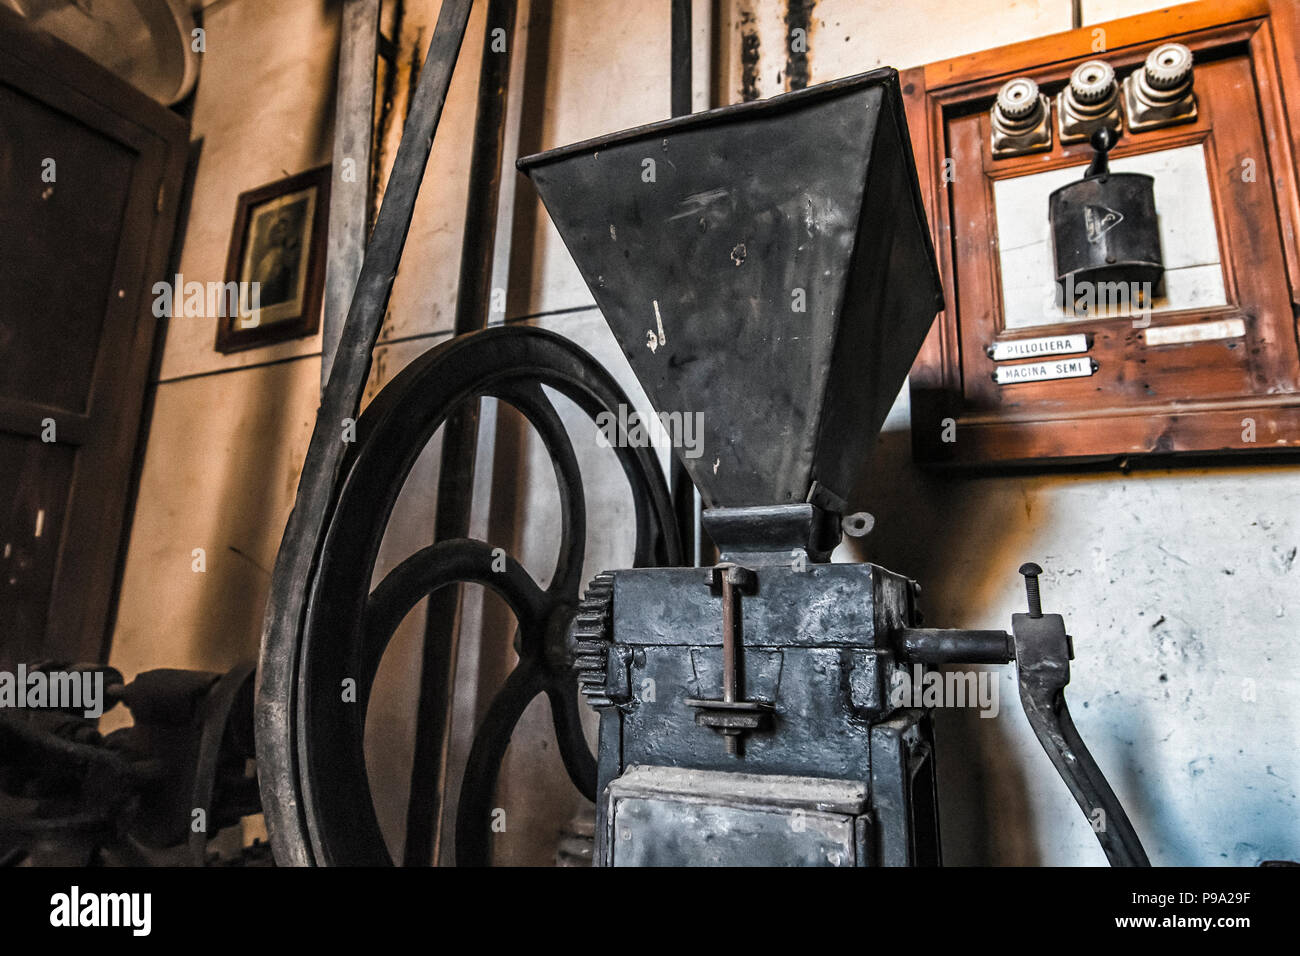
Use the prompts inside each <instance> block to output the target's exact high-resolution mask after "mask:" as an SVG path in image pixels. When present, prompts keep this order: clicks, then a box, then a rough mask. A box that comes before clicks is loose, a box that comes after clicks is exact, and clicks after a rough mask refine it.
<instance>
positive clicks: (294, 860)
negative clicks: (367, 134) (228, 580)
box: [257, 0, 471, 865]
mask: <svg viewBox="0 0 1300 956" xmlns="http://www.w3.org/2000/svg"><path fill="white" fill-rule="evenodd" d="M470 6H471V0H444V2H443V4H442V8H441V10H440V11H439V13H438V23H437V26H436V27H435V28H434V33H433V39H432V41H430V43H429V52H428V56H427V57H426V58H425V63H424V68H423V69H422V70H421V71H420V82H419V85H418V86H417V88H416V91H415V96H414V98H413V100H412V104H411V113H410V120H409V121H408V122H407V124H406V128H405V129H404V130H403V131H402V141H401V144H400V145H399V146H398V150H397V156H396V157H395V159H394V162H393V170H392V173H391V175H390V177H389V181H388V182H389V185H388V189H387V191H386V192H385V194H384V200H383V204H382V205H381V206H380V209H379V216H378V217H377V219H376V222H375V228H374V232H373V233H372V235H371V239H370V245H369V247H368V248H367V249H366V256H365V260H364V261H363V262H362V265H361V275H360V276H359V277H358V278H357V285H356V291H355V292H354V293H353V297H352V307H351V308H350V309H349V310H348V318H347V323H346V325H345V326H344V328H343V333H342V335H341V337H340V340H339V345H338V349H337V352H336V353H335V357H334V364H333V367H332V368H331V370H330V376H329V382H328V384H327V385H326V386H325V391H324V393H323V395H322V396H321V406H320V410H319V413H318V414H317V416H316V427H315V428H314V429H313V431H312V437H311V443H310V445H309V446H308V449H307V460H306V463H305V465H304V467H303V473H302V478H301V479H300V480H299V482H298V495H297V498H296V499H295V501H294V509H293V513H292V514H291V515H290V516H289V523H288V525H287V526H286V528H285V534H284V539H283V540H282V541H281V543H280V551H279V554H278V555H277V556H276V561H275V570H274V573H273V575H272V583H271V595H270V598H269V599H268V601H267V607H266V617H265V621H264V625H263V637H262V655H261V660H260V662H259V668H258V683H257V699H258V702H259V706H258V709H257V746H258V753H259V754H266V755H268V756H269V758H270V762H271V764H273V765H274V766H277V767H296V761H295V748H294V743H293V738H292V726H291V725H292V720H291V715H292V713H293V710H294V706H295V705H294V703H293V701H294V686H295V684H296V681H295V679H294V672H295V669H296V664H297V661H296V650H295V640H296V635H297V633H298V630H299V626H300V624H301V622H302V617H303V613H304V610H305V605H306V597H307V582H308V581H310V579H311V572H312V567H313V565H314V564H315V562H316V557H317V555H316V544H317V542H320V541H323V540H324V537H325V536H324V529H325V523H326V520H327V518H328V515H329V513H330V507H331V505H332V502H333V498H334V494H335V488H336V485H337V483H338V475H339V469H340V467H341V466H342V463H343V459H344V455H345V452H346V450H347V445H346V444H345V443H344V442H343V440H342V437H343V429H344V422H345V420H346V419H355V417H356V415H357V412H358V410H359V409H360V407H361V397H362V394H363V391H364V389H365V383H366V378H367V376H368V375H369V373H370V362H371V351H372V350H373V349H374V345H375V340H376V338H377V337H378V335H379V329H380V326H381V325H382V323H383V318H384V312H385V310H386V309H387V308H388V300H389V297H390V296H391V294H392V287H393V280H394V279H395V278H396V276H397V264H398V261H399V260H400V259H401V255H402V249H403V247H404V246H405V244H406V236H407V232H408V231H409V229H410V226H411V217H412V215H413V213H414V211H415V198H416V196H417V194H418V193H419V191H420V182H421V180H422V179H423V178H424V170H425V167H426V166H427V165H428V162H429V153H430V151H431V150H432V148H433V137H434V133H435V132H436V131H437V128H438V121H439V119H440V118H441V117H442V109H443V106H444V104H445V103H446V101H447V90H448V88H449V86H450V85H451V74H452V70H453V68H454V67H455V64H456V58H457V56H458V54H459V53H460V46H461V43H462V41H463V40H464V37H465V27H466V24H467V23H468V22H469V12H470ZM286 776H287V775H284V774H281V775H269V774H268V775H266V776H263V777H262V778H261V784H260V785H261V790H262V804H263V806H264V807H265V808H266V811H265V812H266V822H267V828H268V830H269V831H270V834H271V840H272V845H273V846H274V848H275V852H276V858H277V860H279V861H280V862H281V863H283V864H290V865H308V864H310V863H311V862H312V854H311V849H310V846H309V844H308V841H307V840H306V831H305V823H304V820H303V818H302V808H301V807H300V806H299V803H298V798H297V794H296V787H295V786H294V782H293V781H292V780H291V779H286Z"/></svg>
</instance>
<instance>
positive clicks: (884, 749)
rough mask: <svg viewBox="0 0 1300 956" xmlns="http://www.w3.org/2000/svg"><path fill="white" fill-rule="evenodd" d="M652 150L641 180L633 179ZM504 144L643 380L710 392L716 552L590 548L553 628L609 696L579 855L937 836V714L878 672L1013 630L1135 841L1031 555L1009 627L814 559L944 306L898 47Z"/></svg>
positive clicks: (1076, 755)
mask: <svg viewBox="0 0 1300 956" xmlns="http://www.w3.org/2000/svg"><path fill="white" fill-rule="evenodd" d="M1034 92H1036V91H1034ZM1025 99H1029V93H1026V95H1025ZM1103 132H1104V133H1105V134H1107V135H1108V136H1109V135H1110V131H1109V130H1104V131H1103ZM1110 142H1111V141H1110V140H1108V141H1107V142H1106V143H1104V144H1103V147H1104V148H1099V156H1100V157H1101V158H1100V162H1101V163H1102V164H1103V166H1102V168H1100V169H1094V170H1093V171H1092V174H1093V176H1094V180H1093V181H1094V182H1097V181H1098V180H1104V179H1105V178H1106V176H1107V173H1106V171H1105V169H1104V152H1105V149H1106V148H1109V143H1110ZM647 162H652V163H657V164H658V170H659V178H658V179H657V181H656V185H655V187H654V188H651V189H644V190H629V189H628V188H627V187H626V185H625V183H626V180H627V177H628V175H629V170H636V169H643V168H645V163H647ZM742 162H743V167H744V168H745V169H746V170H748V171H749V175H748V178H746V179H745V180H744V181H743V182H740V183H737V182H736V178H735V176H734V174H733V173H732V171H733V170H734V169H735V168H736V166H737V164H740V163H742ZM519 165H520V168H521V169H523V170H524V171H525V172H527V173H528V174H529V175H530V176H531V177H532V179H533V180H534V183H535V184H536V185H537V188H538V191H539V193H540V194H541V196H542V200H543V202H544V203H545V204H546V207H547V210H548V211H549V212H550V214H551V217H552V219H553V220H554V221H555V223H556V226H557V227H558V229H559V231H560V235H561V236H562V238H563V239H564V242H565V244H566V246H567V247H568V249H569V251H570V253H571V254H572V255H573V257H574V259H575V261H576V262H577V264H578V268H579V270H580V271H581V272H582V275H583V277H584V278H585V279H586V281H587V284H588V286H589V288H590V290H591V292H592V294H593V296H595V298H596V302H597V304H598V305H599V306H600V307H601V311H602V312H603V314H604V315H605V317H606V319H607V321H608V322H609V324H610V327H611V329H612V330H613V332H614V334H615V337H616V338H617V339H618V340H619V342H620V344H621V345H622V347H623V351H624V354H625V355H626V356H627V358H628V360H629V362H630V363H631V364H632V368H633V370H634V371H635V372H636V373H637V375H638V377H639V378H640V379H641V381H642V383H643V384H644V385H645V387H646V391H647V394H648V395H649V396H650V398H651V400H652V402H654V404H655V406H656V408H657V409H659V410H660V412H661V414H662V413H663V412H665V411H668V410H674V409H690V408H695V407H700V405H701V403H703V405H704V407H705V408H706V409H707V411H706V415H705V419H706V420H705V424H704V429H703V442H702V446H703V447H702V449H701V450H700V451H701V454H700V455H699V456H698V458H695V459H689V458H685V456H683V458H684V463H685V464H686V466H687V468H688V469H689V470H690V471H691V475H692V478H693V480H694V481H695V483H696V485H697V486H698V487H699V489H700V492H701V496H702V497H703V499H704V501H705V503H706V505H707V506H708V510H706V511H705V512H704V515H703V522H704V526H705V528H706V530H707V531H708V532H709V535H710V537H711V538H712V540H713V541H714V542H715V543H716V545H717V546H718V548H719V551H720V553H721V561H720V563H719V564H718V565H717V566H716V567H714V568H711V569H708V570H706V571H705V572H703V577H702V573H701V572H700V571H697V570H690V569H680V570H676V569H663V568H651V569H640V570H620V571H612V572H605V573H604V574H602V575H600V576H599V577H598V578H597V580H596V582H595V583H594V584H593V587H592V589H591V591H590V592H589V594H588V596H587V598H586V600H585V601H584V602H583V605H582V614H581V616H580V617H579V618H578V619H576V620H575V623H574V627H573V630H572V633H571V637H570V644H571V648H572V652H573V655H574V658H575V660H576V661H578V666H579V670H580V673H581V675H582V686H583V690H584V692H585V694H586V696H587V699H588V701H589V702H590V703H592V704H593V705H594V706H595V707H596V708H597V710H598V711H599V713H600V718H601V723H600V736H599V747H598V754H597V766H598V790H599V794H600V799H599V801H598V803H597V814H598V816H597V827H596V837H597V849H596V854H595V862H596V863H597V864H598V865H606V866H621V865H673V864H676V865H696V864H735V863H750V864H765V863H766V864H792V863H793V864H804V865H831V866H842V865H857V866H869V865H928V864H938V863H939V862H940V855H939V843H938V820H937V814H936V799H935V787H934V779H935V778H934V770H933V767H934V749H933V740H932V735H931V731H930V714H929V712H928V711H927V710H925V709H924V708H917V707H909V706H904V705H903V704H901V703H898V702H896V701H895V700H894V699H893V698H892V696H891V694H890V687H891V678H892V675H893V674H894V673H895V672H896V671H897V669H898V668H900V667H901V666H903V665H907V664H911V663H920V662H925V663H931V664H937V663H975V662H979V663H1005V662H1008V661H1009V660H1011V659H1013V657H1014V659H1015V660H1016V661H1017V663H1018V665H1019V675H1020V686H1021V694H1022V698H1023V700H1024V701H1025V706H1026V713H1027V714H1028V716H1029V719H1030V722H1031V724H1032V725H1033V727H1034V730H1035V732H1036V734H1037V735H1038V736H1039V739H1040V741H1041V742H1042V743H1043V746H1044V747H1045V748H1046V749H1047V751H1048V754H1049V756H1050V757H1051V759H1052V761H1053V763H1054V764H1055V765H1056V767H1057V769H1058V770H1059V771H1060V772H1061V775H1062V777H1063V779H1064V780H1065V782H1066V784H1067V786H1068V787H1069V788H1070V790H1071V792H1072V793H1073V794H1074V795H1075V797H1076V799H1077V800H1078V802H1079V804H1080V806H1081V807H1082V808H1083V809H1084V812H1085V814H1088V815H1089V819H1090V821H1091V822H1093V823H1094V829H1095V830H1096V831H1097V833H1098V836H1099V838H1100V839H1101V842H1102V846H1103V848H1104V849H1105V850H1106V852H1107V855H1108V857H1109V858H1110V860H1111V862H1112V863H1115V864H1120V865H1131V864H1141V863H1145V856H1144V855H1143V854H1142V851H1141V847H1140V844H1139V843H1138V841H1137V837H1136V835H1135V834H1134V833H1133V830H1132V827H1131V826H1130V825H1129V823H1128V820H1127V818H1126V817H1125V815H1124V812H1123V810H1122V808H1120V806H1119V804H1118V801H1116V800H1115V797H1114V794H1113V793H1112V792H1111V791H1110V789H1109V787H1108V786H1107V785H1106V782H1105V780H1104V778H1103V777H1102V776H1101V774H1100V772H1099V771H1097V769H1096V764H1095V763H1094V762H1093V761H1092V758H1091V756H1090V755H1089V754H1088V752H1087V749H1086V748H1085V747H1084V746H1083V743H1082V741H1081V740H1080V739H1079V738H1078V734H1077V733H1076V732H1075V731H1074V728H1073V724H1072V723H1071V722H1070V719H1069V712H1068V710H1067V709H1066V707H1065V701H1064V697H1063V695H1062V693H1061V691H1062V688H1063V687H1064V685H1065V682H1066V680H1068V659H1069V658H1068V654H1069V642H1068V638H1066V636H1065V631H1064V624H1063V623H1062V622H1061V619H1060V617H1059V615H1047V616H1044V615H1042V613H1041V609H1040V608H1039V607H1038V597H1037V579H1036V577H1034V578H1031V579H1030V593H1031V614H1030V615H1016V617H1015V619H1014V621H1013V629H1014V636H1013V637H1009V636H1008V635H1007V634H1005V633H1004V632H989V631H974V632H963V631H951V632H943V631H938V630H934V629H921V628H919V627H916V626H915V625H917V624H918V623H919V616H918V615H917V614H916V611H915V608H914V605H913V598H914V595H915V593H916V586H915V582H912V581H909V580H907V579H906V578H903V577H901V576H899V575H896V574H893V573H891V572H889V571H886V570H885V569H883V568H880V567H878V566H875V565H870V564H827V563H825V562H826V561H827V559H828V557H829V555H830V552H831V550H832V549H833V548H834V547H835V545H836V544H837V543H838V542H839V540H840V534H841V530H842V528H843V527H844V521H843V518H842V514H843V512H844V511H845V510H846V509H845V507H844V505H845V502H844V496H845V495H846V494H847V492H848V489H849V487H850V486H851V477H852V470H853V468H855V467H858V466H859V465H860V462H861V459H862V457H863V456H864V455H865V453H866V451H867V449H868V448H869V445H870V442H871V440H872V439H874V436H875V434H876V431H877V430H878V429H879V426H880V424H881V422H882V421H883V417H884V413H885V412H886V411H887V410H888V408H889V405H890V403H891V402H892V399H893V396H894V395H895V393H896V391H897V388H898V386H899V384H900V383H901V380H902V377H903V376H904V375H905V374H906V373H907V370H908V368H909V367H910V365H911V362H912V359H913V358H914V356H915V353H916V351H917V349H918V348H919V345H920V341H921V339H922V338H923V337H924V335H925V332H926V331H927V329H928V328H929V325H930V322H931V321H932V319H933V316H934V312H935V311H936V309H938V308H940V307H941V305H942V296H941V292H940V288H939V282H938V277H937V274H936V273H935V269H934V253H933V249H932V248H931V245H930V241H929V232H928V230H927V228H926V225H925V219H924V214H923V211H922V207H921V203H920V199H919V195H918V190H917V186H916V181H915V172H914V169H913V167H912V163H911V158H910V145H909V143H908V138H907V130H906V124H905V122H904V120H903V111H902V103H901V98H900V96H899V93H898V87H897V74H896V73H894V71H892V70H880V71H876V72H874V73H869V74H864V75H863V76H860V77H853V78H850V79H847V80H842V81H838V82H835V83H829V84H826V85H824V86H820V87H814V88H812V89H809V90H806V91H803V92H800V93H794V94H789V95H787V96H781V97H776V98H775V99H773V100H769V101H765V102H760V103H752V104H744V105H741V106H736V107H728V108H725V109H722V110H715V111H712V112H710V113H705V114H696V115H695V116H692V117H687V118H681V119H675V120H670V121H667V122H664V123H658V124H654V125H652V126H649V127H643V128H640V129H636V130H630V131H627V132H624V133H617V134H614V135H611V136H606V137H602V138H600V139H597V140H592V141H588V142H586V143H580V144H578V145H576V146H570V147H564V148H561V149H557V150H552V151H551V152H549V153H545V154H542V155H540V156H535V157H530V158H527V159H524V160H521V161H520V164H519ZM1149 182H1150V181H1149V178H1148V179H1147V184H1148V187H1149ZM868 223H869V224H870V226H869V227H868V226H867V224H868ZM631 251H635V253H636V255H635V256H634V257H633V256H630V255H629V252H631ZM792 289H799V290H803V291H805V292H806V293H807V300H808V302H809V303H810V304H811V305H810V308H809V311H808V314H806V315H805V314H799V313H798V310H792V309H791V308H790V307H789V304H788V303H789V294H790V290H792ZM652 323H653V324H652ZM652 346H653V347H652ZM756 381H761V382H770V383H772V384H773V387H772V388H770V389H767V390H763V391H756V390H755V389H754V387H753V383H754V382H756ZM861 524H862V523H861V522H858V521H854V522H853V523H852V525H853V526H854V527H860V526H861ZM1023 570H1024V571H1025V572H1026V573H1028V572H1029V571H1030V570H1033V571H1035V572H1036V570H1037V569H1036V566H1029V565H1026V566H1025V568H1024V569H1023ZM602 678H603V679H602ZM680 688H685V690H684V691H682V690H680ZM719 734H721V735H722V737H723V743H724V746H719V740H718V735H719ZM1097 810H1101V811H1102V814H1101V815H1100V816H1099V815H1098V814H1097V813H1096V811H1097ZM792 815H794V817H793V819H797V820H798V821H799V822H800V824H801V825H799V826H793V825H791V823H790V821H791V819H792ZM810 818H815V820H816V825H803V824H804V823H806V822H807V821H808V819H810ZM1098 819H1104V820H1105V821H1106V822H1105V823H1104V825H1102V826H1100V827H1098V826H1097V825H1096V824H1097V821H1098Z"/></svg>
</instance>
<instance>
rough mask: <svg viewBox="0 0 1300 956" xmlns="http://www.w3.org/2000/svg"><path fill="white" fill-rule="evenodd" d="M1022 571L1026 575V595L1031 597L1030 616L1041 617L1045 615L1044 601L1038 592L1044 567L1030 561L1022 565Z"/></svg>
mask: <svg viewBox="0 0 1300 956" xmlns="http://www.w3.org/2000/svg"><path fill="white" fill-rule="evenodd" d="M1020 573H1021V574H1023V575H1024V576H1025V596H1026V597H1027V598H1028V599H1029V616H1030V617H1032V618H1040V617H1042V616H1043V603H1042V600H1041V598H1040V597H1039V594H1038V576H1039V575H1040V574H1042V573H1043V569H1042V568H1040V567H1039V566H1038V565H1036V564H1034V562H1032V561H1029V562H1026V563H1025V564H1022V565H1021V566H1020Z"/></svg>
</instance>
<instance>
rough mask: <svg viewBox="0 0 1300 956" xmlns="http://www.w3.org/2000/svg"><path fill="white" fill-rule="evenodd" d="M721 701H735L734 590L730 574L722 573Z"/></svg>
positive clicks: (727, 572)
mask: <svg viewBox="0 0 1300 956" xmlns="http://www.w3.org/2000/svg"><path fill="white" fill-rule="evenodd" d="M722 699H723V700H724V701H726V702H727V703H728V704H732V703H735V701H736V590H735V586H734V585H733V584H732V580H731V572H730V571H729V570H728V571H723V572H722Z"/></svg>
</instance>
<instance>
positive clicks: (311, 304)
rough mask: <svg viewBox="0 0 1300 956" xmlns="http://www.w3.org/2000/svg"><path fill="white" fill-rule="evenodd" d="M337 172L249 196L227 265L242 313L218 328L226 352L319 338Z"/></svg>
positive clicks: (313, 172)
mask: <svg viewBox="0 0 1300 956" xmlns="http://www.w3.org/2000/svg"><path fill="white" fill-rule="evenodd" d="M329 186H330V167H329V166H328V165H326V166H320V167H317V168H315V169H309V170H307V171H306V172H302V173H298V174H297V175H294V176H288V177H286V178H284V179H280V180H277V181H276V182H273V183H268V184H267V185H265V186H259V187H258V188H256V189H250V190H248V191H247V192H244V193H241V194H240V195H239V199H238V201H237V203H236V207H235V222H234V226H233V228H232V230H231V235H230V251H229V253H228V255H227V258H226V275H225V281H226V284H227V285H226V288H231V285H230V284H231V283H234V288H235V289H237V290H238V291H237V293H236V295H235V296H232V297H231V298H235V299H237V307H236V308H235V310H234V311H233V312H232V311H229V310H226V309H223V310H222V314H221V316H220V317H219V319H218V322H217V341H216V349H217V351H218V352H222V353H230V352H239V351H243V350H244V349H251V348H258V347H261V346H265V345H271V344H274V343H276V342H284V341H288V340H289V339H296V338H303V337H305V336H309V335H314V334H315V333H316V331H317V330H318V329H319V328H320V317H321V316H320V313H321V302H322V297H323V294H324V286H325V249H326V236H327V232H328V229H327V220H328V218H329Z"/></svg>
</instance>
